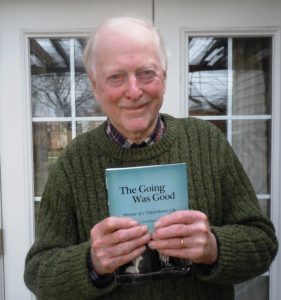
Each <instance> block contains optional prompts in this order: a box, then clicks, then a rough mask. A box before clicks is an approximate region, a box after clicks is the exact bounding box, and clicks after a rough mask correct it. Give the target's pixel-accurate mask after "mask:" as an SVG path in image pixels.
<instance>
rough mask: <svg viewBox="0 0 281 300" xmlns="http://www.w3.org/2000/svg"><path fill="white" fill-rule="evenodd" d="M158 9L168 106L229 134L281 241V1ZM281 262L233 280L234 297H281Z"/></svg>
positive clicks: (164, 4)
mask: <svg viewBox="0 0 281 300" xmlns="http://www.w3.org/2000/svg"><path fill="white" fill-rule="evenodd" d="M154 9H155V24H156V26H157V27H158V28H160V30H161V32H162V33H163V36H164V40H165V41H166V44H167V47H168V52H169V63H168V65H169V68H168V81H167V84H168V86H167V92H166V102H165V106H164V110H166V111H169V112H170V113H172V114H174V115H179V116H183V117H184V116H188V115H192V116H195V117H200V118H202V119H205V120H208V121H210V122H213V123H214V124H215V125H217V126H218V127H219V128H220V129H221V130H222V131H223V132H224V133H225V135H226V136H227V138H228V140H229V142H230V143H231V144H232V146H233V148H234V150H235V151H236V153H237V154H238V157H239V158H240V160H241V162H242V164H243V165H244V167H245V169H246V172H247V173H248V175H249V177H250V179H251V181H252V183H253V185H254V188H255V191H256V193H257V196H258V199H259V201H260V204H261V206H262V208H263V210H264V212H265V213H266V214H267V215H269V216H271V218H272V220H273V222H274V224H275V226H276V229H277V234H279V240H280V229H281V228H280V221H279V220H280V216H281V215H280V211H281V206H280V204H279V203H280V165H281V164H280V112H281V106H280V99H281V97H280V57H281V48H280V26H281V19H280V15H281V2H280V1H276V0H268V1H263V0H261V1H259V0H246V1H233V0H226V1H220V0H216V1H203V0H201V1H197V0H189V1H181V0H175V1H169V0H155V1H154ZM167 100H168V101H167ZM280 267H281V265H280V254H278V256H277V258H276V260H275V261H274V263H273V265H272V268H271V270H270V272H268V273H266V274H264V275H263V276H260V277H258V278H255V279H253V280H251V281H249V282H246V283H243V284H241V285H237V286H236V287H235V290H236V300H238V299H239V300H244V299H255V300H265V299H271V300H273V299H274V300H278V299H280V295H281V289H280V277H279V278H278V274H280ZM279 276H280V275H279Z"/></svg>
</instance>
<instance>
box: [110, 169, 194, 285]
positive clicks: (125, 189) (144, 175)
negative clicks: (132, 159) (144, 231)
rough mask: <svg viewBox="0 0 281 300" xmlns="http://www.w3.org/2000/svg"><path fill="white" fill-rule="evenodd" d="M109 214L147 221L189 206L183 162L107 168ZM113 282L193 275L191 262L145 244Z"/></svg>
mask: <svg viewBox="0 0 281 300" xmlns="http://www.w3.org/2000/svg"><path fill="white" fill-rule="evenodd" d="M106 181H107V189H108V205H109V213H110V215H111V216H119V217H131V218H134V219H136V220H138V221H139V222H140V223H144V224H147V226H148V227H149V230H150V231H151V232H152V231H153V228H154V226H153V224H154V222H155V221H156V220H157V219H158V218H160V217H161V216H163V215H166V214H169V213H172V212H174V211H177V210H186V209H188V188H187V187H188V176H187V165H186V164H185V163H178V164H166V165H153V166H144V167H129V168H111V169H106ZM115 274H116V282H117V283H118V284H120V285H130V284H136V283H140V282H144V281H147V280H149V281H150V280H160V279H169V278H175V277H192V263H191V262H190V261H188V260H186V259H181V258H176V257H169V256H165V255H162V254H160V253H159V252H158V251H157V250H152V249H150V248H149V247H146V251H145V252H144V253H143V254H142V255H141V256H139V257H137V258H136V259H134V260H133V261H131V262H129V263H127V264H125V265H123V266H121V267H120V268H118V269H117V270H116V272H115Z"/></svg>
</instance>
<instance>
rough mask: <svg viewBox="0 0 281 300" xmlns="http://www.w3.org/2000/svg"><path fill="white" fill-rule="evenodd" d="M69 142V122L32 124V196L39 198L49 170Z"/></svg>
mask: <svg viewBox="0 0 281 300" xmlns="http://www.w3.org/2000/svg"><path fill="white" fill-rule="evenodd" d="M70 141H71V123H70V122H38V123H33V165H34V194H35V196H36V197H37V196H41V194H42V192H43V189H44V186H45V184H46V181H47V177H48V173H49V171H50V168H51V167H52V166H53V164H54V163H55V162H56V160H57V158H58V157H59V155H60V153H61V152H62V150H63V148H64V147H65V146H66V145H67V144H68V143H69V142H70Z"/></svg>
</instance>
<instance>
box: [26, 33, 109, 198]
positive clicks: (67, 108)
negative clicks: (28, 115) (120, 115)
mask: <svg viewBox="0 0 281 300" xmlns="http://www.w3.org/2000/svg"><path fill="white" fill-rule="evenodd" d="M85 44H86V38H85V37H79V38H59V37H53V38H49V37H46V38H45V37H43V38H42V37H40V38H30V39H29V46H30V56H29V57H30V74H31V103H32V117H33V158H34V194H35V197H37V198H36V199H39V198H40V197H41V195H42V192H43V189H44V186H45V183H46V180H47V177H48V174H49V171H50V168H51V166H52V165H53V164H54V162H55V161H56V159H57V158H58V157H59V155H60V153H61V152H62V150H63V148H64V147H65V146H66V145H67V144H68V143H69V142H70V141H71V139H73V138H75V137H76V136H77V135H79V134H82V133H84V132H86V131H88V130H90V129H92V128H94V127H97V126H98V125H100V124H101V122H103V120H104V119H105V117H104V116H103V113H102V112H101V109H100V106H99V104H98V102H97V101H96V100H95V99H94V96H93V93H92V88H91V85H90V83H89V81H88V77H87V74H86V71H85V69H84V65H83V50H84V47H85Z"/></svg>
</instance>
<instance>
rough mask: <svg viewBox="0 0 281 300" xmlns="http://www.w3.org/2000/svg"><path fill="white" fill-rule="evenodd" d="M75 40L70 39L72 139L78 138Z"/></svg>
mask: <svg viewBox="0 0 281 300" xmlns="http://www.w3.org/2000/svg"><path fill="white" fill-rule="evenodd" d="M74 51H75V50H74V39H70V89H71V90H70V91H71V92H70V99H71V130H72V138H75V137H76V119H75V117H76V106H75V52H74Z"/></svg>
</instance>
